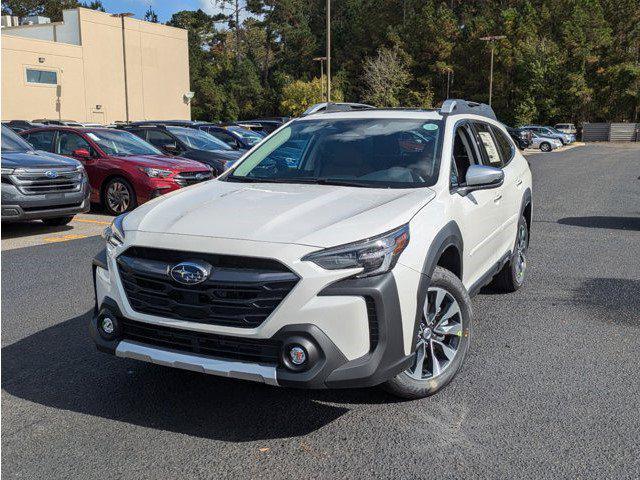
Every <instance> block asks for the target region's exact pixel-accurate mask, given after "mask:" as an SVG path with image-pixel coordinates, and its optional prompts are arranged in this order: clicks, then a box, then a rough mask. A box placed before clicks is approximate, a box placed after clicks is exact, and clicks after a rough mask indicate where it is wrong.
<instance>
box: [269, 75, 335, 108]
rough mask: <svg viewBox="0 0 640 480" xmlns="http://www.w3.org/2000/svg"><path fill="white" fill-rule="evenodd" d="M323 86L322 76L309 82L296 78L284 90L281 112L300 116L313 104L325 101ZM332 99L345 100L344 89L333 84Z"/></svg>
mask: <svg viewBox="0 0 640 480" xmlns="http://www.w3.org/2000/svg"><path fill="white" fill-rule="evenodd" d="M322 88H323V87H322V81H321V79H320V78H312V79H311V80H310V81H308V82H305V81H303V80H295V81H293V82H291V83H289V84H288V85H286V86H285V87H284V89H283V92H282V101H281V102H280V110H281V112H282V113H284V114H285V115H290V116H293V117H299V116H300V115H301V114H302V113H303V112H304V111H305V110H306V109H307V108H309V107H310V106H311V105H314V104H316V103H321V102H323V101H324V99H323V98H322ZM331 99H332V101H335V102H341V101H342V100H343V96H342V91H341V90H340V89H339V88H337V86H334V85H332V86H331Z"/></svg>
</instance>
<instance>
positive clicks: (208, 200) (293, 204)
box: [124, 180, 435, 247]
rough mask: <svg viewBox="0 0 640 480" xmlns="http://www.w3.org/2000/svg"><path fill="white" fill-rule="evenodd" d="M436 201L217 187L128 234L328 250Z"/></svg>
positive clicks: (311, 189)
mask: <svg viewBox="0 0 640 480" xmlns="http://www.w3.org/2000/svg"><path fill="white" fill-rule="evenodd" d="M434 197H435V192H434V191H433V190H431V189H429V188H412V189H378V188H358V187H343V186H332V185H308V184H267V183H264V184H251V185H247V184H242V183H235V182H221V181H218V180H213V181H210V182H204V183H201V184H198V185H195V186H193V187H190V188H186V189H183V190H180V191H176V192H173V193H171V194H169V195H167V196H165V197H162V198H161V199H159V200H158V201H153V202H149V203H146V204H144V205H142V206H140V207H139V208H137V209H136V210H134V211H133V212H131V213H130V214H129V215H128V216H127V217H126V218H125V220H124V229H125V230H138V231H144V232H155V233H168V234H180V235H196V236H205V237H218V238H231V239H242V240H252V241H259V242H276V243H295V244H300V245H309V246H315V247H329V246H334V245H340V244H343V243H349V242H353V241H356V240H361V239H364V238H368V237H371V236H374V235H377V234H379V233H383V232H386V231H388V230H391V229H393V228H396V227H398V226H400V225H403V224H405V223H407V222H408V221H409V220H410V219H411V218H412V217H413V216H414V215H415V214H416V213H417V212H418V210H420V209H421V208H422V207H423V206H424V205H426V204H427V203H429V202H430V201H431V200H432V199H433V198H434Z"/></svg>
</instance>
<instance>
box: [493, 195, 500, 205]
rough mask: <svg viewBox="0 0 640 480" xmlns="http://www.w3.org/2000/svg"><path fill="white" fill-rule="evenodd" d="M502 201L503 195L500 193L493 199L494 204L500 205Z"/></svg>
mask: <svg viewBox="0 0 640 480" xmlns="http://www.w3.org/2000/svg"><path fill="white" fill-rule="evenodd" d="M500 200H502V194H501V193H499V194H498V195H496V196H495V197H493V201H494V203H498V202H499V201H500Z"/></svg>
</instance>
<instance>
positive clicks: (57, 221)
mask: <svg viewBox="0 0 640 480" xmlns="http://www.w3.org/2000/svg"><path fill="white" fill-rule="evenodd" d="M71 220H73V215H69V216H68V217H56V218H43V219H42V223H44V224H45V225H48V226H50V227H61V226H62V225H66V224H67V223H69V222H70V221H71Z"/></svg>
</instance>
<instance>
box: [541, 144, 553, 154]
mask: <svg viewBox="0 0 640 480" xmlns="http://www.w3.org/2000/svg"><path fill="white" fill-rule="evenodd" d="M540 150H542V151H543V152H550V151H551V144H550V143H549V142H542V143H541V144H540Z"/></svg>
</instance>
